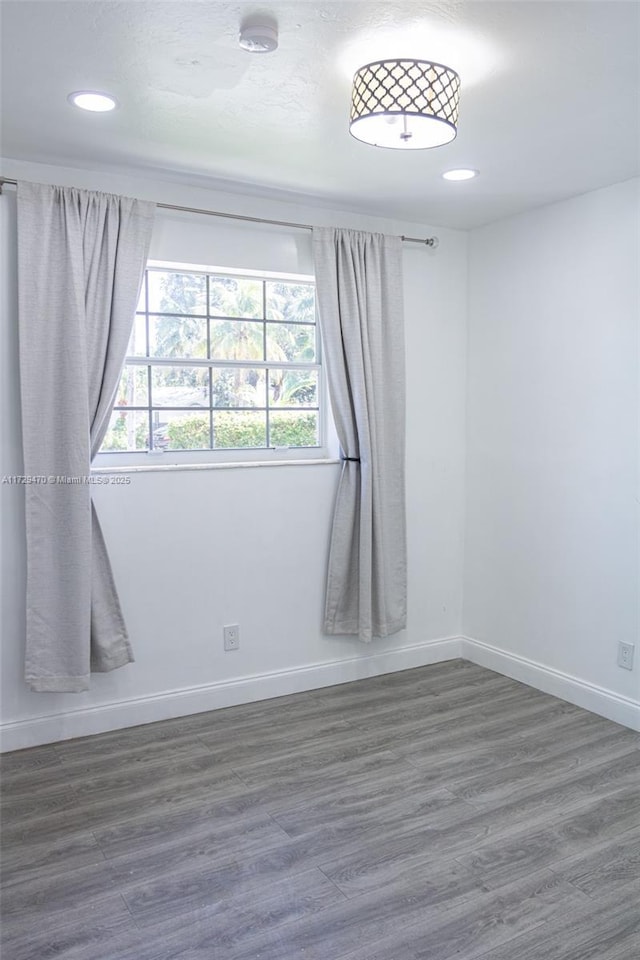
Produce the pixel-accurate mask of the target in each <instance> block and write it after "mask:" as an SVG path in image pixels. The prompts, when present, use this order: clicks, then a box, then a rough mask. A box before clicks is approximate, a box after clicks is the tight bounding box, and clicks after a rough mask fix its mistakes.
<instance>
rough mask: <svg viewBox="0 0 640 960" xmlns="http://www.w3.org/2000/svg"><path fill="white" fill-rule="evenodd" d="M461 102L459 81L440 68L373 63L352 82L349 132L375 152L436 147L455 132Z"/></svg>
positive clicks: (407, 62) (396, 62) (399, 62)
mask: <svg viewBox="0 0 640 960" xmlns="http://www.w3.org/2000/svg"><path fill="white" fill-rule="evenodd" d="M459 99H460V77H459V76H458V74H457V73H456V72H455V70H452V69H451V68H450V67H445V66H444V64H442V63H432V62H431V61H430V60H376V61H375V62H374V63H367V64H365V66H364V67H360V69H359V70H357V71H356V73H355V75H354V77H353V87H352V93H351V119H350V124H349V129H350V132H351V134H352V136H354V137H355V138H356V140H362V141H363V142H364V143H370V144H372V145H373V146H375V147H392V148H394V149H397V150H425V149H427V148H429V147H439V146H441V145H442V144H444V143H449V142H450V141H451V140H453V138H454V137H455V135H456V133H457V132H458V131H457V123H458V102H459Z"/></svg>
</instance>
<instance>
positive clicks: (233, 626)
mask: <svg viewBox="0 0 640 960" xmlns="http://www.w3.org/2000/svg"><path fill="white" fill-rule="evenodd" d="M222 636H223V639H224V648H225V650H239V649H240V627H239V626H238V624H237V623H230V624H228V625H227V626H226V627H223V628H222Z"/></svg>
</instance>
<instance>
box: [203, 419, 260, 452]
mask: <svg viewBox="0 0 640 960" xmlns="http://www.w3.org/2000/svg"><path fill="white" fill-rule="evenodd" d="M266 445H267V415H266V413H265V412H264V411H258V410H256V411H255V412H254V411H252V410H239V411H234V410H224V411H216V412H215V413H214V414H213V446H214V447H215V448H217V449H223V448H227V449H230V448H232V447H266Z"/></svg>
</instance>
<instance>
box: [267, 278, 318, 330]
mask: <svg viewBox="0 0 640 960" xmlns="http://www.w3.org/2000/svg"><path fill="white" fill-rule="evenodd" d="M267 319H268V320H285V321H286V322H287V323H315V319H316V302H315V288H314V286H313V284H312V283H283V282H281V281H267Z"/></svg>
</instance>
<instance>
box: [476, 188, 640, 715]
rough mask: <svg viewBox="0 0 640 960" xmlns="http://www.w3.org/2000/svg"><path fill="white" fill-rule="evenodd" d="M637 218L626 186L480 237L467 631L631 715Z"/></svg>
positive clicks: (520, 669) (549, 681)
mask: <svg viewBox="0 0 640 960" xmlns="http://www.w3.org/2000/svg"><path fill="white" fill-rule="evenodd" d="M638 214H639V206H638V181H630V182H626V183H621V184H618V185H615V186H612V187H609V188H607V189H604V190H598V191H596V192H593V193H590V194H587V195H585V196H580V197H576V198H575V199H572V200H569V201H567V202H563V203H559V204H555V205H554V206H550V207H546V208H544V209H540V210H536V211H534V212H532V213H529V214H526V215H523V216H518V217H514V218H513V219H509V220H505V221H502V222H499V223H495V224H493V225H491V226H488V227H486V228H484V229H480V230H475V231H473V233H472V234H471V237H470V252H469V253H470V267H469V328H468V381H467V403H468V406H467V482H466V488H467V508H466V560H465V579H464V613H463V629H464V633H465V634H467V635H468V636H469V637H471V638H473V639H474V640H476V641H479V642H480V645H478V644H476V645H475V650H473V651H472V655H473V657H474V659H477V660H479V662H485V663H487V665H491V666H494V668H497V669H502V670H504V672H510V671H511V675H515V676H519V677H520V678H522V679H527V680H528V681H529V682H533V683H534V684H536V685H541V686H543V687H546V688H547V689H550V690H551V691H552V692H556V691H558V692H560V691H562V692H564V693H565V694H566V693H567V692H572V693H573V698H576V697H577V700H576V702H581V701H580V697H581V696H582V702H584V705H591V706H593V707H594V708H595V709H598V703H600V707H602V704H603V703H604V699H606V700H607V701H608V703H609V711H610V712H609V714H608V715H611V716H615V717H617V716H620V718H621V719H623V720H625V719H628V720H629V722H631V711H630V709H627V708H630V707H631V706H632V705H631V704H629V703H628V702H627V699H626V698H630V699H631V700H635V701H637V700H640V683H639V677H640V672H639V670H640V666H639V665H638V658H640V644H638V642H637V641H638V588H639V571H638V547H639V537H638V503H639V500H638V473H637V469H638V317H639V315H640V310H639V306H640V304H639V282H638V265H639V257H638V237H639V232H640V231H639V226H640V220H639V216H638ZM619 640H623V641H626V642H631V643H636V669H635V670H634V671H633V673H630V672H628V671H626V670H622V669H621V668H619V667H618V666H617V665H616V654H617V644H618V641H619ZM483 644H488V645H489V648H484V647H483V646H481V645H483ZM491 647H495V648H498V650H497V651H495V650H491V649H490V648H491ZM500 651H502V653H501V652H500ZM519 658H521V659H519ZM528 661H533V663H529V662H528ZM537 665H540V666H541V667H542V669H539V667H538V666H537ZM564 674H566V675H568V677H563V675H564ZM571 677H574V678H577V680H578V683H572V681H571ZM590 686H592V687H593V688H594V689H592V690H590ZM607 691H608V693H607ZM570 698H571V697H570ZM590 698H591V699H590ZM598 698H599V700H598ZM603 698H604V699H603ZM616 702H617V704H618V706H619V708H620V712H619V713H616V709H615V704H616ZM611 710H613V712H611ZM635 716H636V718H637V716H638V713H637V710H636V711H635ZM636 722H637V721H636Z"/></svg>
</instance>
